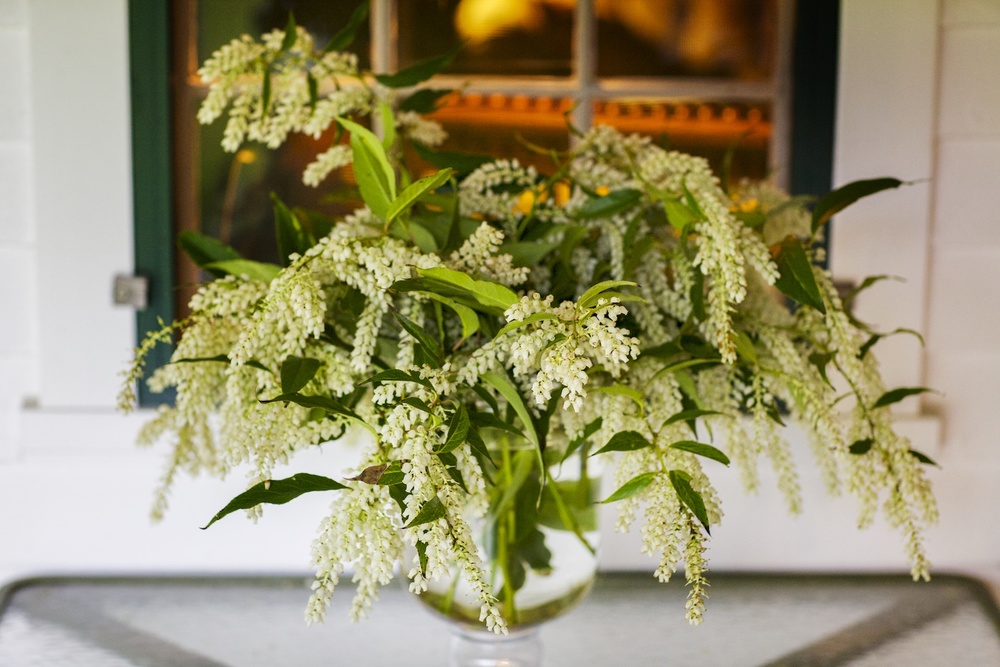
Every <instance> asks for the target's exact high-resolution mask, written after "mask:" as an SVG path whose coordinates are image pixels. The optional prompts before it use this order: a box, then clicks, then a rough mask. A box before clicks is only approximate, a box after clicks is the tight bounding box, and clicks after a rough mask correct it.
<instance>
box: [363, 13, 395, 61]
mask: <svg viewBox="0 0 1000 667" xmlns="http://www.w3.org/2000/svg"><path fill="white" fill-rule="evenodd" d="M396 16H397V14H396V0H372V3H371V12H370V15H369V18H368V20H369V22H370V25H371V44H372V45H371V59H372V71H373V72H376V73H378V74H382V73H386V72H395V71H396V66H397V64H398V62H399V57H398V48H397V46H396V44H397V39H396V38H397V36H398V27H397V23H398V22H397V21H396Z"/></svg>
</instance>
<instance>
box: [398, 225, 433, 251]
mask: <svg viewBox="0 0 1000 667" xmlns="http://www.w3.org/2000/svg"><path fill="white" fill-rule="evenodd" d="M389 233H390V234H391V235H392V236H394V237H396V238H397V239H401V240H403V241H410V242H412V243H413V244H414V245H416V246H417V247H418V248H420V250H421V251H422V252H425V253H428V254H430V253H435V252H437V251H438V242H437V237H435V236H434V234H433V233H431V231H430V230H429V229H427V228H426V227H424V226H423V225H421V224H419V223H417V222H414V221H412V220H411V221H410V222H408V223H406V224H404V223H403V222H402V220H401V219H396V220H393V221H392V224H391V225H390V226H389Z"/></svg>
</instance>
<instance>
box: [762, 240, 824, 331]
mask: <svg viewBox="0 0 1000 667" xmlns="http://www.w3.org/2000/svg"><path fill="white" fill-rule="evenodd" d="M775 263H776V264H777V265H778V280H777V281H776V282H775V283H774V286H775V287H777V288H778V289H779V290H781V292H782V294H784V295H785V296H787V297H789V298H791V299H794V300H795V301H798V302H799V303H801V304H804V305H807V306H812V307H813V308H815V309H816V310H818V311H819V312H821V313H826V306H825V305H824V304H823V297H822V296H821V295H820V291H819V285H818V284H816V276H814V275H813V272H812V264H811V263H810V262H809V257H808V256H807V255H806V251H805V247H804V246H803V245H802V241H800V240H799V239H797V238H796V237H794V236H789V237H788V238H786V239H785V240H784V241H782V242H781V244H780V246H778V252H777V256H776V257H775Z"/></svg>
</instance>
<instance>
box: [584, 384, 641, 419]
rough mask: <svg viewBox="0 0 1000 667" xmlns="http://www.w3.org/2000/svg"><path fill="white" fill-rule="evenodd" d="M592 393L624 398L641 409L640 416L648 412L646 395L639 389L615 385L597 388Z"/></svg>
mask: <svg viewBox="0 0 1000 667" xmlns="http://www.w3.org/2000/svg"><path fill="white" fill-rule="evenodd" d="M591 391H594V392H597V393H601V394H608V395H610V396H624V397H625V398H627V399H629V400H631V401H632V402H633V403H635V404H636V405H637V406H638V407H639V415H640V416H641V415H643V414H645V412H646V395H645V394H643V393H642V392H641V391H639V390H638V389H633V388H632V387H626V386H625V385H623V384H613V385H610V386H607V387H595V388H594V389H592V390H591Z"/></svg>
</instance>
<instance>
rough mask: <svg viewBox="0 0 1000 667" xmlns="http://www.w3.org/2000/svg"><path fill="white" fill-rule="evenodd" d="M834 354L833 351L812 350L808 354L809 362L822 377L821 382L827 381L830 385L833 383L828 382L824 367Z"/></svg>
mask: <svg viewBox="0 0 1000 667" xmlns="http://www.w3.org/2000/svg"><path fill="white" fill-rule="evenodd" d="M834 356H836V355H834V353H833V352H827V353H825V354H824V353H822V352H813V353H812V354H810V355H809V363H810V364H812V365H813V366H815V367H816V370H817V371H819V375H820V377H822V378H823V382H825V383H827V384H828V385H830V386H831V387H832V386H833V385H832V384H831V382H830V378H829V377H827V375H826V367H827V365H828V364H829V363H830V362H831V361H833V357H834ZM862 356H864V355H862Z"/></svg>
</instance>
